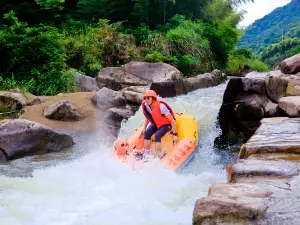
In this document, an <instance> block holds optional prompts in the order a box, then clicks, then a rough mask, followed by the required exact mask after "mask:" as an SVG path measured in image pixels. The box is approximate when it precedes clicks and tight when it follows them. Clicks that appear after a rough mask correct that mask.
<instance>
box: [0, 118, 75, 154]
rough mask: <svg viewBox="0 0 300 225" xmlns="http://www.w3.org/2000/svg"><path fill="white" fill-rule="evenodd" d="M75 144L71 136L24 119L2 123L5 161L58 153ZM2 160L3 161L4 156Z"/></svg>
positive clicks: (0, 136)
mask: <svg viewBox="0 0 300 225" xmlns="http://www.w3.org/2000/svg"><path fill="white" fill-rule="evenodd" d="M73 144H74V142H73V138H72V137H71V136H69V135H66V134H63V133H59V132H56V131H55V130H53V129H50V128H49V127H47V126H45V125H42V124H39V123H36V122H32V121H29V120H24V119H15V120H2V121H1V122H0V150H1V152H2V153H4V155H5V160H13V159H17V158H21V157H24V156H31V155H36V154H44V153H49V152H58V151H61V150H63V149H65V148H68V147H70V146H72V145H73ZM2 153H1V154H2ZM1 154H0V155H1ZM1 158H2V160H3V154H2V157H0V159H1Z"/></svg>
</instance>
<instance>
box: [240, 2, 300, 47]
mask: <svg viewBox="0 0 300 225" xmlns="http://www.w3.org/2000/svg"><path fill="white" fill-rule="evenodd" d="M291 29H295V30H299V29H300V0H292V1H291V2H290V3H289V4H287V5H285V6H283V7H279V8H276V9H275V10H274V11H272V12H271V13H270V14H268V15H266V16H264V17H263V18H262V19H259V20H256V21H255V22H254V23H253V24H251V25H250V26H249V27H248V28H247V29H246V30H245V35H244V36H243V37H242V38H241V41H240V42H239V43H238V47H250V48H253V50H254V52H256V53H258V52H260V51H261V49H262V48H263V47H267V46H269V45H270V44H273V43H277V42H279V41H280V40H282V38H284V37H285V33H287V32H289V31H290V30H291ZM294 34H295V36H294V37H297V36H298V37H299V32H294Z"/></svg>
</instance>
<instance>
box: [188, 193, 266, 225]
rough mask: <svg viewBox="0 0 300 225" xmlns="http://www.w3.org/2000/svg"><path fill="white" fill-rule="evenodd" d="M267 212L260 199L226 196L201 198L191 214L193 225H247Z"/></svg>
mask: <svg viewBox="0 0 300 225" xmlns="http://www.w3.org/2000/svg"><path fill="white" fill-rule="evenodd" d="M266 210H267V207H266V206H265V204H264V201H263V199H262V198H252V197H236V198H229V197H226V196H223V197H221V196H218V197H210V196H208V197H207V198H201V199H199V200H198V201H197V202H196V205H195V208H194V212H193V225H200V224H248V223H246V221H250V220H255V219H257V218H258V217H259V216H261V215H263V214H264V213H265V212H266Z"/></svg>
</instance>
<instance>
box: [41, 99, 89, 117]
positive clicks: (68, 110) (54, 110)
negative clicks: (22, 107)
mask: <svg viewBox="0 0 300 225" xmlns="http://www.w3.org/2000/svg"><path fill="white" fill-rule="evenodd" d="M44 116H45V117H46V118H48V119H54V120H62V121H79V120H82V119H84V117H83V116H82V115H81V114H80V113H79V112H78V111H77V110H76V108H75V107H74V106H73V105H72V103H71V102H69V101H66V100H63V99H62V100H60V101H59V102H57V103H55V104H52V105H49V106H47V107H46V108H45V110H44Z"/></svg>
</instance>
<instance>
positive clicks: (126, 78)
mask: <svg viewBox="0 0 300 225" xmlns="http://www.w3.org/2000/svg"><path fill="white" fill-rule="evenodd" d="M96 80H97V83H98V86H99V87H100V88H102V87H107V88H110V89H112V90H115V91H119V90H121V89H123V88H126V87H129V86H150V85H151V84H152V83H164V82H171V83H173V84H174V89H175V92H176V95H179V94H183V93H184V88H183V83H182V79H181V73H180V71H179V70H177V69H176V68H175V67H173V66H171V65H169V64H166V63H149V62H135V61H132V62H130V63H127V64H125V65H123V66H121V67H107V68H104V69H102V70H101V71H100V72H99V74H98V76H97V78H96ZM153 90H155V89H153ZM155 91H157V90H155ZM158 94H159V95H161V96H162V97H164V96H163V95H162V94H161V93H160V92H159V91H158Z"/></svg>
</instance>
